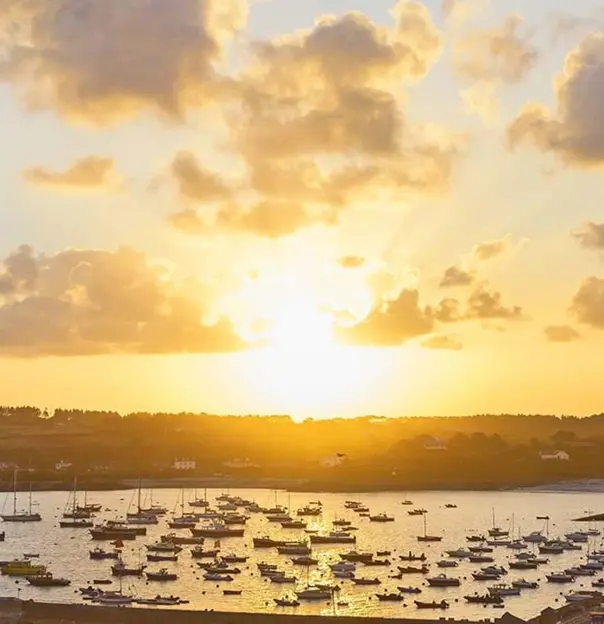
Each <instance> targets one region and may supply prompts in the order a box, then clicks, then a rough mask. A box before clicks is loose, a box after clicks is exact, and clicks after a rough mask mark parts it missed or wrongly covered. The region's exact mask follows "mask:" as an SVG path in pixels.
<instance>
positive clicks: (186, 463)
mask: <svg viewBox="0 0 604 624" xmlns="http://www.w3.org/2000/svg"><path fill="white" fill-rule="evenodd" d="M172 468H173V469H174V470H195V469H196V468H197V463H196V462H195V460H194V459H188V458H184V457H183V458H182V459H179V458H177V459H175V460H174V463H173V464H172Z"/></svg>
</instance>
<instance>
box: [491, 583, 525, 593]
mask: <svg viewBox="0 0 604 624" xmlns="http://www.w3.org/2000/svg"><path fill="white" fill-rule="evenodd" d="M489 594H491V595H494V596H520V588H519V587H514V586H513V585H506V584H505V583H498V584H497V585H493V587H489Z"/></svg>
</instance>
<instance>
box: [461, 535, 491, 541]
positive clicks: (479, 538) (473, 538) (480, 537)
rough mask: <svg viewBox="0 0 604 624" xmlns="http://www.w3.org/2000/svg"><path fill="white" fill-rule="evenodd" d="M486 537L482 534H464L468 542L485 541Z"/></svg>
mask: <svg viewBox="0 0 604 624" xmlns="http://www.w3.org/2000/svg"><path fill="white" fill-rule="evenodd" d="M486 540H487V538H486V537H485V536H484V535H466V541H468V542H486Z"/></svg>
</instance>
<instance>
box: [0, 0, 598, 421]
mask: <svg viewBox="0 0 604 624" xmlns="http://www.w3.org/2000/svg"><path fill="white" fill-rule="evenodd" d="M0 51H1V53H0V122H1V132H2V135H1V136H2V149H0V259H1V265H0V379H2V384H1V385H0V402H2V403H6V404H28V405H37V406H39V407H47V408H49V409H53V408H57V407H73V408H75V407H80V408H86V409H107V410H118V411H120V412H123V413H126V412H131V411H152V412H153V411H196V412H202V411H203V412H209V413H219V414H291V415H292V416H294V417H295V418H297V419H303V418H308V417H312V418H327V417H336V416H356V415H366V414H380V415H386V416H405V415H462V414H474V413H546V414H577V415H588V414H591V413H600V412H602V390H601V388H602V383H601V375H600V366H601V353H602V350H603V348H604V270H603V268H604V267H603V265H602V262H603V260H604V208H603V207H602V199H601V198H602V196H603V191H604V177H603V175H602V165H604V108H603V106H602V101H603V96H604V5H602V3H601V1H596V0H593V1H592V0H581V1H580V2H575V3H568V2H567V1H566V0H531V1H530V2H526V0H523V1H521V0H423V2H422V1H419V0H418V1H415V0H398V1H395V0H170V1H168V0H103V1H102V2H101V1H100V0H55V1H54V2H52V3H51V2H48V1H47V0H1V2H0Z"/></svg>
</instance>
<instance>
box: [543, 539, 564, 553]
mask: <svg viewBox="0 0 604 624" xmlns="http://www.w3.org/2000/svg"><path fill="white" fill-rule="evenodd" d="M539 552H540V553H542V554H548V555H561V554H562V553H563V552H564V544H563V543H562V542H559V541H548V542H544V543H543V544H540V545H539Z"/></svg>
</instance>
